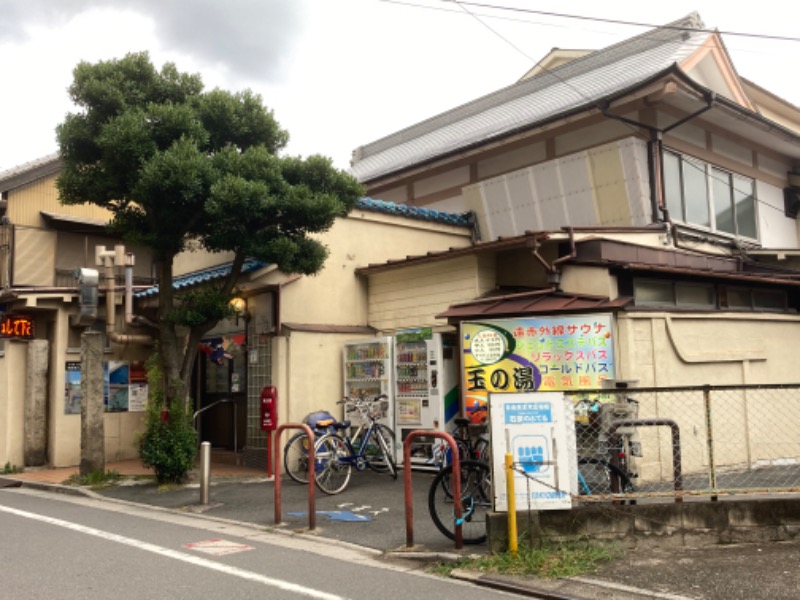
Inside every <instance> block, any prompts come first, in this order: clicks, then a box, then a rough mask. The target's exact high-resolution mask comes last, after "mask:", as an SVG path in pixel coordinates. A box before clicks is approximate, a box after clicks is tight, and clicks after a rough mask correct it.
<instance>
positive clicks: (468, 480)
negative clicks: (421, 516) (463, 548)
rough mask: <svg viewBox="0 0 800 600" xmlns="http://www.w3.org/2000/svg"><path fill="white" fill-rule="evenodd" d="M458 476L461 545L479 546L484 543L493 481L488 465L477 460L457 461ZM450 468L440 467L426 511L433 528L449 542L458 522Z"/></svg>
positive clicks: (430, 491) (490, 507)
mask: <svg viewBox="0 0 800 600" xmlns="http://www.w3.org/2000/svg"><path fill="white" fill-rule="evenodd" d="M459 471H460V474H461V508H462V512H461V519H460V524H461V541H462V542H463V543H465V544H482V543H483V542H485V541H486V514H487V513H488V512H489V511H491V509H492V477H491V469H490V468H489V464H488V463H486V462H483V461H480V460H472V459H464V460H461V461H459ZM452 477H453V465H452V464H449V465H447V466H445V467H443V468H442V469H441V470H440V471H439V472H438V473H437V474H436V476H435V477H434V478H433V482H432V483H431V487H430V489H429V490H428V511H429V512H430V515H431V519H432V520H433V523H434V525H436V528H437V529H438V530H439V531H440V532H442V533H443V534H444V535H445V536H446V537H448V538H450V539H451V540H455V539H456V526H457V525H458V523H459V521H458V520H457V519H456V516H455V511H454V506H455V502H454V497H453V492H452V483H451V481H452Z"/></svg>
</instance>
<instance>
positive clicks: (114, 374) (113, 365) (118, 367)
mask: <svg viewBox="0 0 800 600" xmlns="http://www.w3.org/2000/svg"><path fill="white" fill-rule="evenodd" d="M106 372H107V373H108V380H107V381H108V393H107V398H108V401H107V403H106V410H108V412H123V411H126V410H128V386H129V384H130V375H129V367H128V363H126V362H122V361H118V360H110V361H108V363H106Z"/></svg>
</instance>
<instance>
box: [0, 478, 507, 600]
mask: <svg viewBox="0 0 800 600" xmlns="http://www.w3.org/2000/svg"><path fill="white" fill-rule="evenodd" d="M0 530H2V531H3V543H2V544H0V561H2V564H3V578H2V580H1V581H0V597H3V598H14V599H16V598H20V599H21V598H25V599H26V600H38V599H43V600H44V599H47V600H50V599H51V598H58V599H59V600H86V599H97V598H115V599H116V600H141V599H142V598H169V599H170V600H197V599H198V598H225V599H226V600H245V599H256V598H258V599H259V600H263V599H264V598H280V599H291V598H315V599H320V600H339V599H347V598H381V597H391V598H426V597H428V598H452V599H456V598H457V599H459V600H488V599H492V598H498V599H499V598H503V597H507V596H506V595H505V594H504V593H502V592H499V591H494V590H488V589H481V588H478V587H475V586H472V585H468V584H465V583H461V582H458V581H454V580H447V579H442V578H439V577H433V576H430V575H427V574H425V573H423V572H421V571H420V570H419V568H418V565H417V564H416V563H402V562H394V561H393V562H391V563H387V562H386V561H382V560H380V559H379V556H380V555H379V553H374V552H369V551H365V550H360V549H356V548H349V547H345V546H342V545H340V544H335V543H331V542H330V541H328V540H325V539H319V540H313V539H308V538H301V537H298V536H290V535H286V534H281V533H274V532H267V531H263V530H259V529H256V528H252V527H242V526H237V525H234V524H230V523H223V522H221V521H214V520H208V519H198V518H196V517H193V516H191V515H181V514H179V513H175V512H167V511H156V510H153V509H152V508H141V507H135V506H132V505H123V504H119V503H110V502H107V501H103V500H98V499H94V498H84V497H74V496H66V495H60V494H51V493H47V492H41V491H37V490H29V489H24V488H9V489H4V490H1V491H0Z"/></svg>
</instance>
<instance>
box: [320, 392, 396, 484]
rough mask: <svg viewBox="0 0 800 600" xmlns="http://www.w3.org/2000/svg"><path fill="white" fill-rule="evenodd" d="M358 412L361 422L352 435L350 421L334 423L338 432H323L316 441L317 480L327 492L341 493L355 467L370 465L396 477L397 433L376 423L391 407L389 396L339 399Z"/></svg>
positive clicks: (352, 410)
mask: <svg viewBox="0 0 800 600" xmlns="http://www.w3.org/2000/svg"><path fill="white" fill-rule="evenodd" d="M340 403H344V404H345V405H349V406H350V407H351V408H349V409H347V412H356V411H357V412H359V414H360V421H361V423H360V425H359V428H358V429H357V430H356V432H355V433H354V434H353V435H352V436H350V435H349V434H348V433H347V429H348V428H349V427H350V424H351V422H350V421H349V420H346V421H342V422H340V423H335V424H334V425H333V427H334V428H335V429H336V430H337V431H336V432H335V433H327V434H325V435H323V436H322V437H321V438H319V440H317V441H316V443H315V444H314V462H315V466H314V479H315V481H316V484H317V487H319V489H321V490H322V491H323V492H325V493H326V494H338V493H340V492H342V491H343V490H344V489H345V488H346V487H347V484H348V483H350V476H351V475H352V470H353V467H355V468H356V470H357V471H363V470H364V469H366V468H370V469H372V470H373V471H375V472H377V473H389V474H390V475H391V476H392V477H393V478H394V479H397V466H396V464H395V460H394V455H393V452H394V443H395V442H394V432H393V431H392V430H391V429H389V428H388V427H387V426H386V425H383V424H381V423H378V422H377V419H379V418H381V417H382V416H384V414H385V412H386V410H387V409H388V402H387V396H386V395H385V394H381V395H380V396H376V397H375V398H363V397H362V398H344V399H343V400H341V401H340Z"/></svg>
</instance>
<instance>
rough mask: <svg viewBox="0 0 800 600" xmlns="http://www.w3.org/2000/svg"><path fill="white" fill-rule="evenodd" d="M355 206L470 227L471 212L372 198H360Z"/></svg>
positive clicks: (471, 222) (471, 220)
mask: <svg viewBox="0 0 800 600" xmlns="http://www.w3.org/2000/svg"><path fill="white" fill-rule="evenodd" d="M356 208H359V209H362V210H372V211H375V212H381V213H385V214H389V215H397V216H400V217H408V218H410V219H420V220H422V221H434V222H436V223H444V224H446V225H456V226H459V227H472V224H473V217H472V213H469V212H463V213H448V212H444V211H441V210H433V209H430V208H419V207H416V206H409V205H407V204H397V203H396V202H387V201H385V200H374V199H373V198H360V199H359V200H357V201H356Z"/></svg>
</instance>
